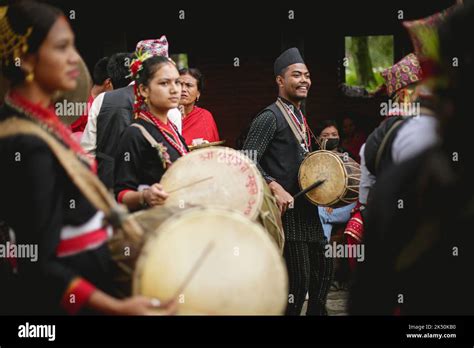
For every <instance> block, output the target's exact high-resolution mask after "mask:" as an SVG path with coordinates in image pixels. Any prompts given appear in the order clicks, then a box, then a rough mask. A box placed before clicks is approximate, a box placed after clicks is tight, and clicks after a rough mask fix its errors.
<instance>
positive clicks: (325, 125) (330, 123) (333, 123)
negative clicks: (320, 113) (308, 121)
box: [316, 120, 339, 136]
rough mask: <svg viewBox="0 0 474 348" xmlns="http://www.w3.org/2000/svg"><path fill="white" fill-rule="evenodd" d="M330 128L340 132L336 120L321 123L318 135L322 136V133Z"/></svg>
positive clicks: (317, 129)
mask: <svg viewBox="0 0 474 348" xmlns="http://www.w3.org/2000/svg"><path fill="white" fill-rule="evenodd" d="M328 127H334V128H336V129H337V131H338V132H339V127H338V126H337V123H336V121H334V120H323V121H321V122H319V124H318V127H317V128H316V134H317V135H318V136H320V135H321V133H322V132H323V130H325V129H326V128H328Z"/></svg>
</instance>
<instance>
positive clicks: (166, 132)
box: [138, 111, 187, 156]
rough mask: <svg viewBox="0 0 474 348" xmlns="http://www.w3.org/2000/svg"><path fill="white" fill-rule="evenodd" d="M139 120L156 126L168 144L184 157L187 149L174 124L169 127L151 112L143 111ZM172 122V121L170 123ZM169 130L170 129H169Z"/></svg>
mask: <svg viewBox="0 0 474 348" xmlns="http://www.w3.org/2000/svg"><path fill="white" fill-rule="evenodd" d="M138 117H139V118H141V119H143V120H145V121H148V122H151V123H153V124H154V125H155V127H156V128H157V129H158V130H159V131H160V133H161V134H162V135H163V137H164V138H165V139H166V141H167V142H168V143H170V144H171V146H173V148H174V149H175V150H176V151H178V153H179V154H180V155H181V156H184V155H185V154H186V153H187V150H186V147H185V146H184V144H183V143H182V142H181V139H180V138H179V135H178V132H177V130H176V129H175V126H174V124H173V123H172V122H171V124H170V123H168V124H169V125H170V127H167V125H166V124H164V123H163V122H162V121H160V120H159V119H158V118H157V117H155V116H153V114H152V113H151V112H149V111H141V112H140V114H139V115H138ZM168 122H170V121H168ZM167 128H168V129H167Z"/></svg>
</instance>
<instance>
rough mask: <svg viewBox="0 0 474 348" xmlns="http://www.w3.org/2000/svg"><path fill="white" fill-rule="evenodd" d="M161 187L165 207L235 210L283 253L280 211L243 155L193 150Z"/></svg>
mask: <svg viewBox="0 0 474 348" xmlns="http://www.w3.org/2000/svg"><path fill="white" fill-rule="evenodd" d="M160 183H161V184H162V185H163V189H164V190H165V191H166V192H168V193H169V197H168V198H167V200H166V202H165V206H167V207H168V206H174V207H176V206H177V207H180V208H189V207H194V206H205V207H217V208H221V207H222V208H228V209H234V210H237V211H239V212H241V213H242V214H244V215H245V216H246V217H248V218H249V219H251V220H253V221H258V222H260V223H261V224H262V225H263V226H264V227H265V229H266V230H267V232H268V233H269V234H270V235H271V236H272V237H273V239H274V241H275V243H276V244H277V246H278V248H279V249H280V252H281V253H283V246H284V241H285V237H284V233H283V227H282V223H281V213H280V210H279V209H278V206H277V205H276V200H275V198H274V197H273V195H272V193H271V191H270V188H269V187H268V185H267V184H266V182H265V180H264V179H263V177H262V176H261V174H260V172H259V170H258V168H257V167H256V165H255V164H254V163H253V162H252V160H251V159H250V158H248V157H247V156H246V155H244V154H243V153H241V152H239V151H237V150H234V149H231V148H227V147H221V146H213V147H206V148H203V149H199V150H194V151H193V152H191V153H188V154H187V155H186V156H183V157H181V158H179V159H178V160H177V161H175V162H174V163H173V165H172V166H171V167H170V168H169V169H168V170H167V171H166V172H165V174H164V175H163V177H162V179H161V181H160Z"/></svg>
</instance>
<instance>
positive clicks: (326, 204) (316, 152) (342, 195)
mask: <svg viewBox="0 0 474 348" xmlns="http://www.w3.org/2000/svg"><path fill="white" fill-rule="evenodd" d="M320 153H325V154H329V155H331V156H333V157H335V158H337V159H338V160H339V162H338V164H339V165H340V167H341V168H342V169H343V173H344V182H345V185H344V191H343V193H342V194H340V195H339V196H338V197H337V198H336V199H334V200H332V201H331V202H330V203H325V204H321V203H318V202H316V201H315V200H313V199H312V198H311V197H310V196H309V193H306V194H305V197H306V199H308V200H309V201H310V202H311V203H312V204H314V205H316V206H321V207H330V206H333V205H334V204H336V203H337V202H338V201H341V200H342V197H344V195H345V194H346V192H347V186H348V183H349V174H348V173H347V170H346V168H345V167H344V165H341V163H340V161H341V159H340V157H339V156H338V155H337V154H336V153H340V154H342V153H341V152H336V153H335V152H334V151H329V150H317V151H313V152H311V153H309V154H308V155H307V156H306V158H305V159H304V160H303V162H301V165H300V168H299V170H298V184H299V186H300V188H301V189H302V190H303V189H304V188H303V187H302V185H301V176H302V172H301V168H303V164H304V163H305V162H306V161H307V160H309V158H310V157H311V156H313V155H316V154H320ZM348 204H350V203H348Z"/></svg>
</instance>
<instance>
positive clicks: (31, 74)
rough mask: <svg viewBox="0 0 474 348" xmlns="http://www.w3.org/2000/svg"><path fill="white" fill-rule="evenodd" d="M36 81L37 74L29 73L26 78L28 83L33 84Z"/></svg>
mask: <svg viewBox="0 0 474 348" xmlns="http://www.w3.org/2000/svg"><path fill="white" fill-rule="evenodd" d="M34 79H35V73H34V72H33V71H31V72H29V73H28V74H26V76H25V81H26V82H27V83H31V82H33V80H34Z"/></svg>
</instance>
